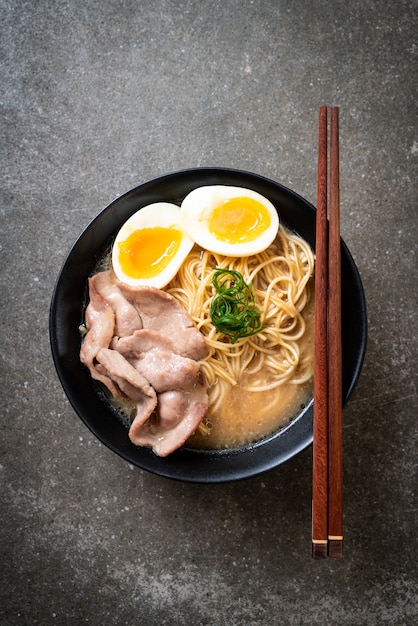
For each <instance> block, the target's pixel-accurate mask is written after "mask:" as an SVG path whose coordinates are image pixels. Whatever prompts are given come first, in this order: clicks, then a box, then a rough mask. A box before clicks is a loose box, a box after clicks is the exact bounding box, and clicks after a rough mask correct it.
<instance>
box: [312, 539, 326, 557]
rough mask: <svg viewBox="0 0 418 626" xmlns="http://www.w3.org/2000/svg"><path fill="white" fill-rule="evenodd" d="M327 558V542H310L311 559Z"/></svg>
mask: <svg viewBox="0 0 418 626" xmlns="http://www.w3.org/2000/svg"><path fill="white" fill-rule="evenodd" d="M327 556H328V542H327V541H321V542H315V541H313V542H312V558H313V559H317V560H319V559H326V558H327Z"/></svg>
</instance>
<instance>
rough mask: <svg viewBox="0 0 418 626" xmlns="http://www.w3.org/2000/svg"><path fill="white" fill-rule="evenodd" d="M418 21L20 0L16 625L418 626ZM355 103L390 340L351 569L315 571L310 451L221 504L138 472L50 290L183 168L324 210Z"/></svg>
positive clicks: (375, 391) (165, 3) (352, 11)
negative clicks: (76, 248) (97, 413)
mask: <svg viewBox="0 0 418 626" xmlns="http://www.w3.org/2000/svg"><path fill="white" fill-rule="evenodd" d="M417 21H418V20H417V4H416V2H414V1H413V0H398V1H397V2H388V1H387V0H382V1H375V0H362V1H361V2H360V1H359V0H352V1H351V2H347V1H345V0H344V1H342V0H335V1H333V2H332V3H331V2H326V1H325V0H308V1H307V0H294V1H293V2H288V1H286V0H277V1H273V0H269V1H267V0H260V1H257V0H224V1H221V0H212V1H211V2H209V1H208V2H197V1H193V0H189V1H188V0H184V1H176V0H152V1H151V0H144V1H142V2H140V1H139V2H134V1H133V0H128V1H126V2H122V1H120V2H117V1H116V0H100V1H99V0H74V1H69V0H64V1H61V0H48V1H47V0H37V1H36V2H29V1H23V0H21V1H18V0H2V1H1V2H0V23H1V42H2V57H1V59H2V60H1V63H2V64H1V107H2V116H1V148H2V150H1V158H2V165H1V173H2V178H3V184H2V201H1V206H0V210H1V264H0V272H1V325H2V330H1V364H2V383H1V394H2V402H1V406H2V420H1V437H0V455H1V456H0V476H1V524H0V532H1V556H0V562H1V567H0V577H1V585H0V596H1V598H0V623H1V624H2V625H3V624H5V625H9V624H13V625H14V624H41V625H44V626H47V625H49V624H83V623H89V624H95V625H96V624H97V625H103V624H112V625H114V624H117V625H122V624H128V625H131V624H138V625H144V626H151V625H155V626H161V625H163V624H165V625H167V626H173V625H177V624H182V625H183V624H184V625H187V626H189V625H190V626H197V625H202V626H203V625H208V626H209V625H210V626H218V625H219V626H220V625H227V626H249V625H270V624H274V625H275V624H283V625H292V626H294V625H295V626H296V625H307V626H312V625H318V626H323V625H325V624H329V625H330V626H334V625H335V624H340V625H344V626H356V625H363V624H367V625H376V626H377V625H379V626H380V625H382V624H388V625H391V626H392V625H395V624H396V625H397V626H400V625H409V624H411V625H412V624H416V623H417V619H418V604H417V596H416V582H417V565H416V548H417V546H416V534H417V524H416V519H417V517H416V510H417V498H416V493H415V491H416V486H417V473H416V450H417V415H416V413H417V390H416V384H417V361H418V355H417V339H416V311H417V287H416V281H417V259H416V256H417V188H416V163H417V157H418V129H417V117H416V113H417V111H416V100H417V92H416V87H417V84H418V80H417V79H418V76H417V38H416V36H417V32H418V24H417ZM324 103H325V104H337V105H339V106H340V107H341V110H340V125H341V175H342V189H341V208H342V225H341V228H342V235H343V237H344V239H345V241H346V243H347V245H348V247H349V249H350V251H351V253H352V255H353V257H354V259H355V261H356V263H357V265H358V267H359V270H360V273H361V276H362V279H363V282H364V287H365V291H366V296H367V302H368V314H369V343H368V352H367V356H366V360H365V363H364V368H363V372H362V376H361V378H360V381H359V384H358V386H357V388H356V390H355V393H354V394H353V396H352V398H351V400H350V402H349V404H348V406H347V407H346V409H345V411H344V444H345V534H346V540H345V556H344V558H343V559H342V560H338V561H337V560H327V561H324V562H317V561H312V559H311V557H310V498H311V450H306V451H305V452H303V453H302V454H300V455H299V456H298V457H297V458H295V459H293V460H292V461H290V462H288V463H286V464H285V465H283V466H281V467H280V468H278V469H277V470H274V471H271V472H269V473H268V474H265V475H263V476H262V477H258V478H254V479H251V480H247V481H244V482H240V483H234V484H228V485H213V486H205V487H201V486H198V485H189V484H183V483H175V482H172V481H169V480H166V479H162V478H159V477H157V476H154V475H151V474H148V473H146V472H143V471H142V470H139V469H136V468H133V467H131V466H129V465H128V464H127V463H126V462H124V461H123V460H122V459H120V458H119V457H117V456H115V455H114V454H113V453H112V452H110V451H109V450H108V449H107V448H105V447H103V446H102V445H101V444H100V443H99V442H98V441H97V440H96V439H95V438H94V437H93V436H92V435H91V434H90V433H89V431H88V430H87V429H86V428H85V426H84V425H83V424H82V423H81V421H80V420H79V419H78V417H77V416H76V415H75V413H74V411H73V410H72V409H71V407H70V406H69V403H68V401H67V400H66V398H65V396H64V393H63V391H62V389H61V386H60V384H59V382H58V379H57V376H56V374H55V370H54V367H53V364H52V359H51V355H50V348H49V338H48V312H49V304H50V299H51V294H52V290H53V286H54V283H55V280H56V278H57V275H58V272H59V270H60V267H61V264H62V262H63V260H64V258H65V256H66V254H67V252H68V250H69V248H70V246H71V245H72V243H73V241H74V240H75V239H76V237H77V236H78V234H79V233H80V232H81V230H82V229H83V228H84V227H85V226H86V225H87V224H88V222H89V221H90V220H91V219H92V218H93V217H94V216H95V215H96V214H97V213H98V212H99V211H100V210H101V208H103V207H104V206H105V205H107V204H108V203H109V202H110V201H111V200H112V199H113V198H114V197H116V196H117V195H119V194H121V193H123V192H124V191H127V190H128V189H130V188H131V187H133V186H135V185H136V184H139V183H141V182H144V181H146V180H148V179H150V178H153V177H155V176H157V175H159V174H163V173H166V172H170V171H173V170H177V169H181V168H185V167H195V166H229V167H233V168H242V169H246V170H249V171H253V172H256V173H259V174H262V175H265V176H267V177H269V178H273V179H275V180H277V181H279V182H281V183H283V184H285V185H287V186H289V187H291V188H293V189H294V190H295V191H297V192H298V193H300V194H301V195H303V196H305V197H306V198H307V199H308V200H310V201H312V202H315V195H316V182H315V178H316V137H317V111H318V107H319V105H320V104H324Z"/></svg>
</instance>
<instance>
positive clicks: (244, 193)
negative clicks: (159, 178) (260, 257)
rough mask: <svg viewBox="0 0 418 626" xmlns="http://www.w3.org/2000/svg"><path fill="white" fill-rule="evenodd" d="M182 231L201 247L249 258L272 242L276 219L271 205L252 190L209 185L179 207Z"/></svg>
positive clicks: (201, 188) (188, 196)
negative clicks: (185, 231) (183, 229)
mask: <svg viewBox="0 0 418 626" xmlns="http://www.w3.org/2000/svg"><path fill="white" fill-rule="evenodd" d="M181 215H182V221H183V225H184V228H185V230H187V232H188V234H189V235H190V237H191V238H192V239H194V241H195V242H196V243H198V244H199V245H200V246H201V247H202V248H205V249H206V250H209V251H210V252H215V253H218V254H224V255H226V256H235V257H239V256H250V255H251V254H257V253H258V252H262V251H263V250H265V249H266V248H268V246H269V245H270V244H271V243H272V242H273V240H274V239H275V237H276V235H277V231H278V228H279V217H278V214H277V211H276V209H275V207H274V206H273V204H272V203H271V202H270V201H269V200H267V198H264V196H262V195H261V194H259V193H258V192H256V191H253V190H252V189H244V188H242V187H232V186H227V185H209V186H204V187H198V188H197V189H194V190H193V191H191V192H190V193H189V194H188V195H187V196H186V197H185V198H184V200H183V202H182V204H181Z"/></svg>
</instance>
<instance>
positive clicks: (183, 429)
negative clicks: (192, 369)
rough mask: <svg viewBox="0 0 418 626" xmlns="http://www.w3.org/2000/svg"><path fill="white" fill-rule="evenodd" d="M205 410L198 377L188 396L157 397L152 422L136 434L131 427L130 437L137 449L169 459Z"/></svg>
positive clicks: (172, 393)
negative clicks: (148, 447)
mask: <svg viewBox="0 0 418 626" xmlns="http://www.w3.org/2000/svg"><path fill="white" fill-rule="evenodd" d="M207 406H208V404H207V393H206V388H205V384H204V382H203V379H202V377H200V382H197V383H196V385H195V386H194V387H193V388H192V389H190V390H189V391H188V392H184V391H178V390H177V391H166V392H164V393H161V394H159V396H158V406H157V414H156V417H155V419H154V418H153V417H151V419H150V420H148V421H147V422H145V423H144V424H142V425H141V426H139V427H137V428H135V430H133V429H132V427H131V429H130V431H129V437H130V439H131V441H132V442H133V443H134V444H136V445H137V446H151V447H152V448H153V450H154V452H155V453H156V454H157V455H158V456H163V457H164V456H168V455H169V454H171V453H172V452H174V451H175V450H177V449H178V448H179V447H180V446H182V445H183V444H184V443H185V442H186V441H187V439H188V438H189V437H190V435H191V434H192V433H194V432H195V430H196V428H197V427H198V426H199V424H200V422H201V421H202V419H203V418H204V416H205V413H206V410H207Z"/></svg>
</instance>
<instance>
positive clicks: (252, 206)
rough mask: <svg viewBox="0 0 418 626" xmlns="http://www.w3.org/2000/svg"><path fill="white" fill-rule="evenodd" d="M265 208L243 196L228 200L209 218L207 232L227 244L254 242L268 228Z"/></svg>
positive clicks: (268, 215)
mask: <svg viewBox="0 0 418 626" xmlns="http://www.w3.org/2000/svg"><path fill="white" fill-rule="evenodd" d="M270 221H271V220H270V214H269V212H268V210H267V209H266V207H265V206H264V205H263V204H262V203H261V202H258V201H257V200H254V199H253V198H248V197H245V196H242V197H238V198H230V199H229V200H226V201H225V202H224V203H223V204H220V205H218V206H216V207H215V208H214V209H213V211H212V213H211V215H210V218H209V224H208V226H209V230H210V232H211V233H212V235H214V236H215V237H216V238H217V239H220V240H221V241H225V242H227V243H232V244H234V243H245V242H248V241H254V239H257V237H259V236H260V235H261V233H263V232H264V231H265V230H266V229H267V228H268V227H269V226H270Z"/></svg>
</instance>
